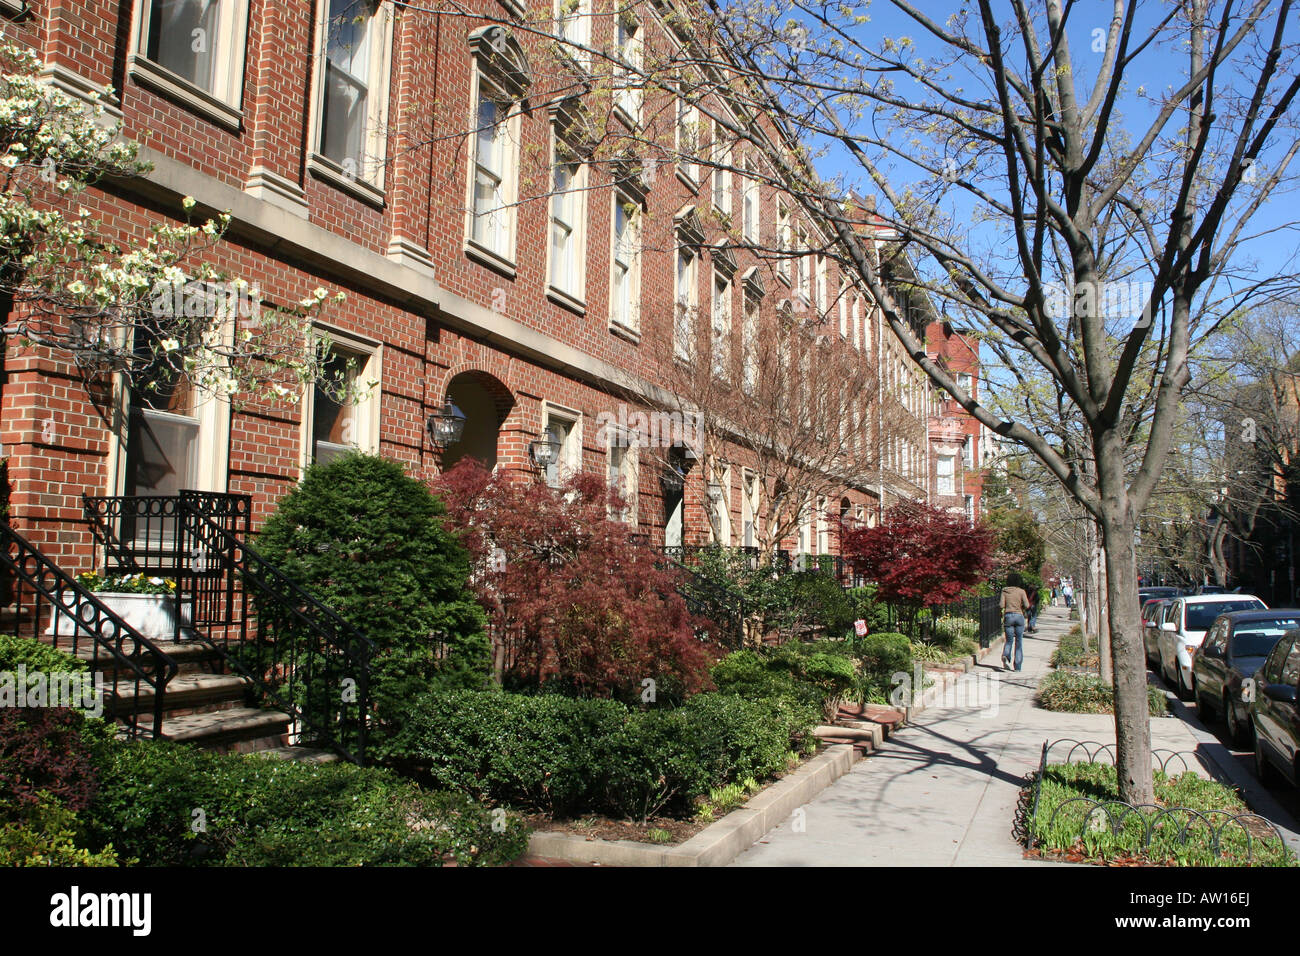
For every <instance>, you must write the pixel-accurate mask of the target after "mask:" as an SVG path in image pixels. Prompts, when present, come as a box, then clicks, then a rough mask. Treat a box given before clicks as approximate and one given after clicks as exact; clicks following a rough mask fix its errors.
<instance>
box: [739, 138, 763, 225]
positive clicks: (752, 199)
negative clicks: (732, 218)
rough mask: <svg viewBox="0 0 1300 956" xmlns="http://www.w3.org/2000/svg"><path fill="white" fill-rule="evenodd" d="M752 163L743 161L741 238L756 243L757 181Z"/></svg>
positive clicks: (751, 161) (750, 160)
mask: <svg viewBox="0 0 1300 956" xmlns="http://www.w3.org/2000/svg"><path fill="white" fill-rule="evenodd" d="M754 174H755V169H754V161H753V160H752V159H747V160H745V182H744V185H743V186H742V188H741V199H740V202H741V207H742V209H741V237H742V238H743V239H744V240H745V241H746V242H755V243H756V242H758V212H759V210H758V200H759V192H758V179H757V177H756V176H755V175H754Z"/></svg>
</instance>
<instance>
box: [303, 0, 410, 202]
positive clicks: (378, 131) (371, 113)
mask: <svg viewBox="0 0 1300 956" xmlns="http://www.w3.org/2000/svg"><path fill="white" fill-rule="evenodd" d="M329 7H330V0H317V2H316V37H317V49H316V56H315V57H314V61H315V65H314V67H313V71H312V91H313V92H312V99H311V104H312V106H311V116H310V120H309V122H310V126H309V128H308V135H309V136H310V141H309V145H308V150H309V152H308V156H307V168H308V169H309V170H310V171H311V173H312V175H314V176H316V177H317V178H319V179H323V180H325V181H326V182H329V183H331V184H332V185H334V186H336V187H338V188H339V189H344V190H347V191H348V192H352V193H355V194H356V195H357V196H359V197H361V198H362V199H364V200H366V201H367V202H370V203H373V204H376V205H382V204H383V201H384V170H385V166H386V164H387V154H388V93H389V82H388V81H389V75H390V74H391V73H392V67H393V60H392V56H393V9H392V3H391V2H389V0H383V2H381V3H379V4H378V5H377V6H376V8H375V11H374V14H373V15H372V16H373V19H372V22H371V25H370V35H369V38H368V42H369V45H370V50H369V70H368V73H369V75H368V77H367V80H368V84H367V98H368V101H367V104H366V121H365V124H366V125H365V130H364V132H363V134H362V147H361V148H362V155H361V156H360V157H357V158H356V159H355V160H354V161H353V163H352V165H349V164H348V161H347V160H345V161H344V162H343V163H340V162H338V161H337V160H335V159H332V158H330V157H328V156H326V155H325V153H324V151H323V150H324V143H323V141H322V137H321V133H322V131H323V129H324V119H325V85H326V80H327V76H326V74H327V70H326V53H327V50H328V45H329ZM349 159H351V158H350V157H349Z"/></svg>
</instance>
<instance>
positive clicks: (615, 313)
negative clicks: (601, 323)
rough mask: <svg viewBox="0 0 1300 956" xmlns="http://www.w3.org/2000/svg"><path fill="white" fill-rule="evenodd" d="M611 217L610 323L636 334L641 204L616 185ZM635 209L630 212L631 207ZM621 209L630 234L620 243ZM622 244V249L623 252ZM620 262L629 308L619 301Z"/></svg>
mask: <svg viewBox="0 0 1300 956" xmlns="http://www.w3.org/2000/svg"><path fill="white" fill-rule="evenodd" d="M611 197H612V198H611V203H612V205H611V206H610V219H609V223H610V226H609V236H610V252H609V268H610V275H609V321H610V327H611V328H614V329H617V330H621V331H624V332H628V333H631V334H632V335H633V336H636V337H637V338H639V337H640V334H641V228H642V227H641V219H642V211H641V204H640V203H638V202H636V201H635V200H633V199H632V197H631V196H629V195H628V194H627V193H625V192H623V191H622V190H618V189H615V190H613V191H612V192H611ZM629 209H631V210H633V211H632V212H628V210H629ZM620 211H622V212H623V213H624V215H626V217H627V226H626V228H627V230H628V233H629V234H628V235H626V236H625V237H624V241H623V243H622V244H621V247H620V243H619V238H618V215H619V212H620ZM620 248H621V250H622V251H621V252H620ZM620 265H624V266H625V267H626V270H627V271H626V272H625V273H624V276H625V279H626V289H627V300H628V301H627V303H626V306H627V307H626V310H624V309H623V308H622V307H621V306H620V305H619V303H618V294H617V292H618V283H617V282H616V281H615V277H616V276H617V274H618V270H619V267H620Z"/></svg>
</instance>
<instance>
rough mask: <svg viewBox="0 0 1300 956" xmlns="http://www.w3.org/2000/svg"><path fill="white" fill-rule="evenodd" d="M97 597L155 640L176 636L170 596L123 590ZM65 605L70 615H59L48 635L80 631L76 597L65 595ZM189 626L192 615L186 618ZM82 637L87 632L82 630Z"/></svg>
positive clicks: (172, 604)
mask: <svg viewBox="0 0 1300 956" xmlns="http://www.w3.org/2000/svg"><path fill="white" fill-rule="evenodd" d="M95 597H97V598H99V600H100V601H101V602H102V603H104V604H106V605H107V606H108V607H109V609H110V610H112V611H113V612H114V613H116V614H117V616H118V617H120V618H121V619H122V620H124V621H126V623H128V624H130V625H131V626H132V627H134V628H135V629H136V630H137V631H139V632H140V633H141V634H142V635H143V636H145V637H147V638H148V639H149V640H151V641H170V640H173V639H174V638H175V637H176V598H175V597H173V596H172V595H170V594H128V593H125V592H121V591H96V592H95ZM64 602H65V604H66V606H67V607H68V609H69V612H68V613H67V614H65V613H59V612H56V613H55V614H54V615H53V617H54V620H52V621H51V622H50V627H49V629H48V630H47V631H46V632H45V633H46V634H53V633H55V625H56V624H57V626H58V634H59V635H60V636H64V637H71V636H73V635H74V634H76V633H77V631H78V630H79V629H78V627H77V624H76V622H75V621H74V620H73V619H72V618H71V617H69V614H75V613H76V605H77V603H78V602H77V599H76V596H75V595H71V594H68V595H65V596H64ZM182 621H183V623H185V624H189V622H190V620H189V613H188V611H187V613H186V614H185V616H184V617H183V618H182ZM82 635H83V636H85V635H86V632H85V630H84V629H82Z"/></svg>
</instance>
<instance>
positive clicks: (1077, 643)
mask: <svg viewBox="0 0 1300 956" xmlns="http://www.w3.org/2000/svg"><path fill="white" fill-rule="evenodd" d="M1098 660H1099V658H1098V656H1097V647H1096V645H1095V644H1094V645H1093V646H1092V647H1090V648H1089V649H1088V650H1087V651H1085V650H1084V647H1083V630H1082V628H1080V627H1079V626H1078V625H1075V626H1074V627H1072V628H1070V630H1069V631H1067V632H1066V633H1065V634H1062V635H1061V639H1060V640H1059V641H1057V643H1056V648H1055V649H1054V650H1053V651H1052V666H1053V667H1096V666H1097V663H1098Z"/></svg>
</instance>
